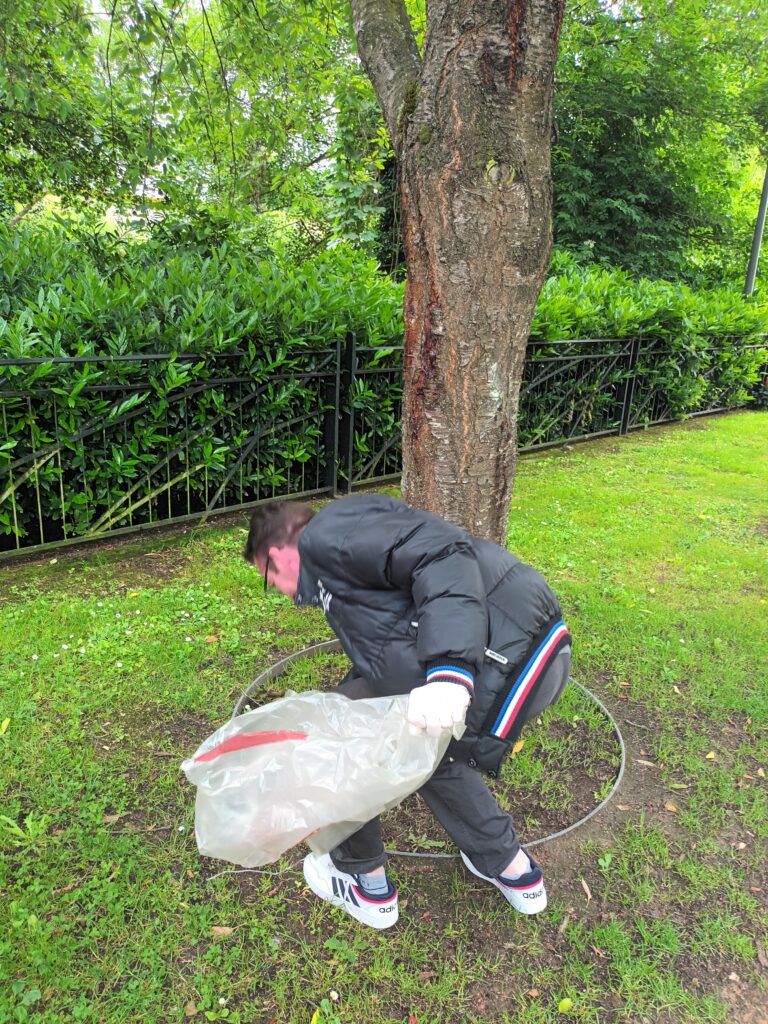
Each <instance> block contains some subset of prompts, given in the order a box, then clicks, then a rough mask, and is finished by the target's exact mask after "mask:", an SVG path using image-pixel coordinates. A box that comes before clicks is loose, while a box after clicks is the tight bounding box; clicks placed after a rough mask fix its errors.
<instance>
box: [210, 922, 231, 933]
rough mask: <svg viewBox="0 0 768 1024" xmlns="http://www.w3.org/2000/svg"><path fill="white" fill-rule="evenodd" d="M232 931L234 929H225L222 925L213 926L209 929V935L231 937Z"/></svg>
mask: <svg viewBox="0 0 768 1024" xmlns="http://www.w3.org/2000/svg"><path fill="white" fill-rule="evenodd" d="M234 930H235V929H234V928H227V927H225V926H224V925H218V924H215V925H214V926H213V927H212V928H211V935H231V934H232V932H233V931H234Z"/></svg>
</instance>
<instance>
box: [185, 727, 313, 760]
mask: <svg viewBox="0 0 768 1024" xmlns="http://www.w3.org/2000/svg"><path fill="white" fill-rule="evenodd" d="M306 738H307V734H306V733H305V732H286V731H281V732H244V733H241V734H240V735H239V736H230V738H229V739H228V740H224V742H223V743H220V744H219V745H218V747H214V748H213V750H209V751H208V752H207V753H205V754H201V755H200V757H196V758H195V764H197V762H198V761H213V760H215V759H216V758H217V757H219V756H220V755H221V754H231V753H232V751H233V750H246V749H247V748H248V747H260V746H262V745H263V744H265V743H282V742H283V740H305V739H306Z"/></svg>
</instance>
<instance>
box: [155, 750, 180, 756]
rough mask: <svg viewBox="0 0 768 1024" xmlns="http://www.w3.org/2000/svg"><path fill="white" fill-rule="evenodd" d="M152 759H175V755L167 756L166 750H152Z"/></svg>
mask: <svg viewBox="0 0 768 1024" xmlns="http://www.w3.org/2000/svg"><path fill="white" fill-rule="evenodd" d="M152 757H176V754H169V753H168V751H167V750H153V751H152Z"/></svg>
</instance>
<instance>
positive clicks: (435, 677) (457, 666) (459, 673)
mask: <svg viewBox="0 0 768 1024" xmlns="http://www.w3.org/2000/svg"><path fill="white" fill-rule="evenodd" d="M427 682H428V683H458V684H459V686H465V687H466V688H467V689H468V690H469V692H470V694H473V693H474V692H475V677H474V673H473V671H472V666H471V665H468V664H467V662H466V661H461V660H459V659H458V658H446V659H444V660H443V661H434V662H430V663H429V665H427Z"/></svg>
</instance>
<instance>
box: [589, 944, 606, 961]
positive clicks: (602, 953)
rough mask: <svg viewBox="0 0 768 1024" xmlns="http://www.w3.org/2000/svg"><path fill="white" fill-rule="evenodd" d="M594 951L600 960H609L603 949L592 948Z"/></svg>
mask: <svg viewBox="0 0 768 1024" xmlns="http://www.w3.org/2000/svg"><path fill="white" fill-rule="evenodd" d="M592 951H593V952H594V953H596V954H597V955H598V956H599V957H600V959H601V960H607V959H608V957H607V956H606V954H605V953H604V952H603V951H602V949H598V948H597V946H592Z"/></svg>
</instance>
